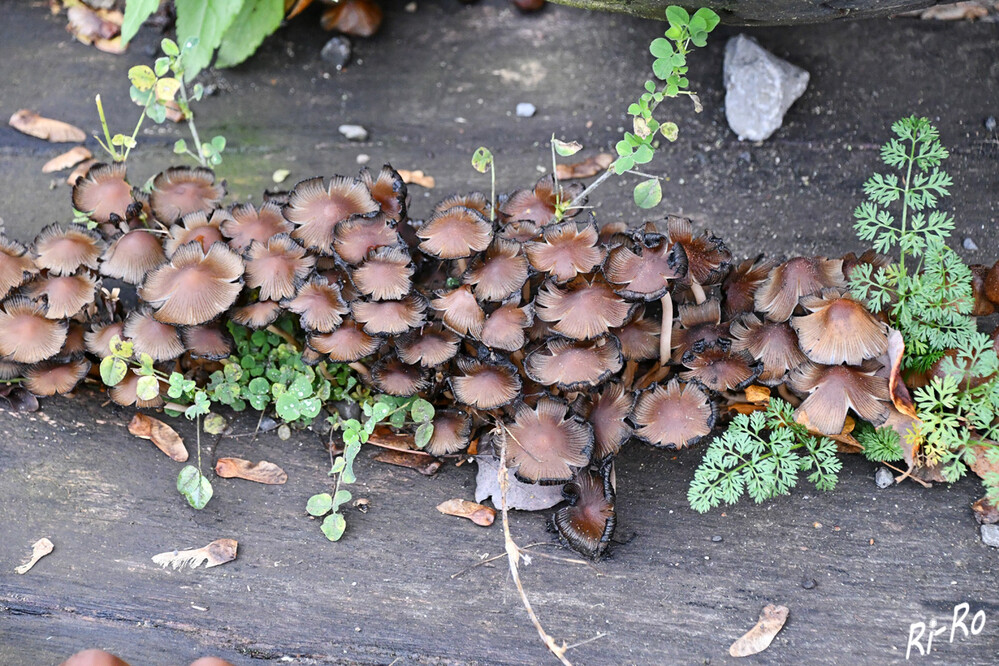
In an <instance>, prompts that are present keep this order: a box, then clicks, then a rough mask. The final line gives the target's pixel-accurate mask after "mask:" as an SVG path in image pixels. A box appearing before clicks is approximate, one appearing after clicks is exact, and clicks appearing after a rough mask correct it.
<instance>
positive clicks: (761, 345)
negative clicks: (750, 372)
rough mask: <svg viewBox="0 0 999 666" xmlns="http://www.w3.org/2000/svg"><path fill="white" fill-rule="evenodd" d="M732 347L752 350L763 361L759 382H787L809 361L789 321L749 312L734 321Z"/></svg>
mask: <svg viewBox="0 0 999 666" xmlns="http://www.w3.org/2000/svg"><path fill="white" fill-rule="evenodd" d="M731 333H732V350H733V351H737V352H742V351H745V352H748V353H749V355H750V356H752V357H753V358H754V359H756V360H757V361H761V362H762V363H763V372H761V373H760V376H759V377H758V379H759V381H760V382H761V383H763V384H765V385H767V386H776V385H777V384H780V383H781V382H783V381H784V379H785V377H786V376H787V373H788V372H790V371H791V370H793V369H794V368H796V367H798V366H799V365H801V364H802V363H804V362H805V360H806V357H805V354H804V353H803V352H802V351H801V348H800V347H799V345H798V335H797V334H796V333H795V332H794V329H792V328H791V325H790V324H788V322H786V321H781V322H775V321H770V320H769V319H760V318H759V316H757V315H756V314H753V313H751V312H750V313H745V314H743V315H742V316H740V317H739V318H738V319H736V320H735V321H733V322H732V328H731Z"/></svg>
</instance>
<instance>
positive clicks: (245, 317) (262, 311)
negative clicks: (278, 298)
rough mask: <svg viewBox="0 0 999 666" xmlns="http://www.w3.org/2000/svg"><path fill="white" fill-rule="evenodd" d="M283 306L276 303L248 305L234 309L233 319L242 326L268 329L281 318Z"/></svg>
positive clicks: (262, 302) (265, 302)
mask: <svg viewBox="0 0 999 666" xmlns="http://www.w3.org/2000/svg"><path fill="white" fill-rule="evenodd" d="M281 312H282V310H281V304H280V303H277V302H275V301H259V302H256V303H247V304H246V305H241V306H239V307H238V308H233V310H232V313H231V314H230V317H231V319H232V320H233V321H234V322H235V323H237V324H239V325H240V326H246V327H247V328H266V327H267V326H270V325H271V324H273V323H274V322H275V321H277V318H278V317H280V316H281Z"/></svg>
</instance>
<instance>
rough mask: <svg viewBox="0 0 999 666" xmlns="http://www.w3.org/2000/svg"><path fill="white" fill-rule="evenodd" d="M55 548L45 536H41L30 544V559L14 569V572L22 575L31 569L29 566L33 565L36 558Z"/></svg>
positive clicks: (38, 558) (36, 560) (40, 557)
mask: <svg viewBox="0 0 999 666" xmlns="http://www.w3.org/2000/svg"><path fill="white" fill-rule="evenodd" d="M54 549H55V545H53V543H52V542H51V541H49V540H48V539H46V538H45V537H42V538H41V539H39V540H38V541H36V542H35V543H33V544H32V545H31V559H30V560H28V561H27V562H25V563H24V564H22V565H21V566H19V567H16V568H15V569H14V572H15V573H19V574H21V575H24V574H26V573H28V572H29V571H31V567H33V566H35V564H36V563H37V562H38V560H40V559H42V558H43V557H45V556H46V555H48V554H49V553H51V552H52V551H53V550H54Z"/></svg>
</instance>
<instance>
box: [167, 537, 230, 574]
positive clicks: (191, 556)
mask: <svg viewBox="0 0 999 666" xmlns="http://www.w3.org/2000/svg"><path fill="white" fill-rule="evenodd" d="M238 545H239V544H238V542H237V541H236V540H235V539H216V540H215V541H212V542H211V543H210V544H208V545H207V546H203V547H201V548H192V549H191V550H181V551H177V550H171V551H167V552H165V553H160V554H159V555H153V562H155V563H156V564H158V565H160V566H161V567H163V568H166V567H168V566H171V567H173V568H174V569H181V568H183V567H185V566H187V567H190V568H192V569H196V568H198V567H200V566H201V565H202V564H204V565H205V568H206V569H207V568H209V567H217V566H218V565H220V564H225V563H226V562H232V561H233V560H234V559H236V548H237V546H238Z"/></svg>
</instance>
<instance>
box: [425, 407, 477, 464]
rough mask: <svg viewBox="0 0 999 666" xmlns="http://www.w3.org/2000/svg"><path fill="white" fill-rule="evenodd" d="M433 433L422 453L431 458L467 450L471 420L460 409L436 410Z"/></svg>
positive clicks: (470, 432) (466, 413)
mask: <svg viewBox="0 0 999 666" xmlns="http://www.w3.org/2000/svg"><path fill="white" fill-rule="evenodd" d="M433 425H434V432H433V434H432V435H431V436H430V441H429V442H427V446H426V447H425V448H424V451H426V452H427V453H429V454H430V455H432V456H446V455H450V454H452V453H457V452H458V451H464V450H465V449H466V448H468V444H469V441H470V440H471V435H472V419H471V418H469V416H468V412H465V411H464V410H461V409H438V410H437V411H436V412H435V413H434V420H433Z"/></svg>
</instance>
